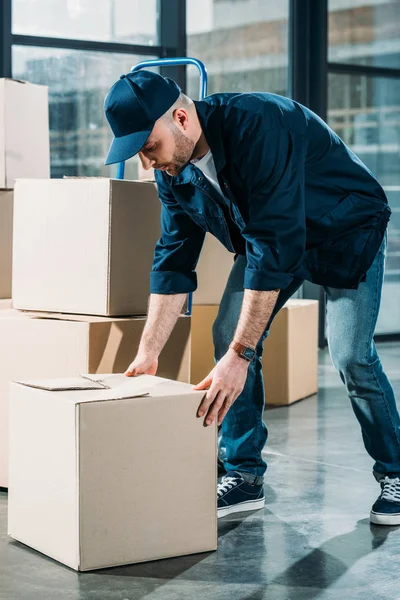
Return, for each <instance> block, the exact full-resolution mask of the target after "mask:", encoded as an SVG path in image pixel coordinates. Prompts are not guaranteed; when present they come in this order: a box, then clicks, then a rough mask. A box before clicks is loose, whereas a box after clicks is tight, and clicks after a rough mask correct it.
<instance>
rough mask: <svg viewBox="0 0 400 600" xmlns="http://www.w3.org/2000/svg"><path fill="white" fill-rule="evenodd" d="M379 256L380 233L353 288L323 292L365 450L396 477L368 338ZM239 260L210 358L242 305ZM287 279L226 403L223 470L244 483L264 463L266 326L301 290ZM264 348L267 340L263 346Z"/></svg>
mask: <svg viewBox="0 0 400 600" xmlns="http://www.w3.org/2000/svg"><path fill="white" fill-rule="evenodd" d="M385 254H386V236H385V239H384V241H383V242H382V245H381V247H380V249H379V251H378V253H377V255H376V257H375V260H374V262H373V264H372V265H371V268H370V269H369V271H368V273H367V277H366V281H365V282H362V283H361V284H360V286H359V288H358V290H345V289H334V288H330V287H325V288H324V289H325V292H326V297H327V332H328V333H327V337H328V346H329V352H330V355H331V358H332V362H333V364H334V366H335V368H336V369H337V371H338V372H339V374H340V377H341V379H342V381H343V383H344V384H345V386H346V388H347V393H348V396H349V398H350V401H351V404H352V407H353V410H354V413H355V415H356V417H357V419H358V421H359V423H360V425H361V430H362V436H363V440H364V444H365V448H366V450H367V452H368V453H369V455H370V456H371V457H372V458H373V460H374V461H375V464H374V471H375V472H376V474H377V475H379V474H384V475H386V474H391V475H399V474H400V418H399V413H398V411H397V407H396V401H395V397H394V392H393V388H392V386H391V384H390V382H389V380H388V378H387V376H386V374H385V372H384V371H383V368H382V364H381V362H380V359H379V356H378V354H377V351H376V347H375V343H374V341H373V335H374V330H375V326H376V321H377V318H378V313H379V307H380V300H381V292H382V285H383V274H384V265H385ZM245 266H246V259H245V257H243V256H238V257H237V259H236V261H235V263H234V266H233V268H232V271H231V274H230V276H229V279H228V282H227V286H226V289H225V292H224V295H223V298H222V301H221V305H220V309H219V313H218V316H217V319H216V321H215V323H214V326H213V337H214V345H215V360H216V361H218V360H219V359H220V358H222V356H223V355H224V354H225V353H226V351H227V349H228V346H229V343H230V342H231V340H232V339H233V336H234V333H235V329H236V325H237V323H238V320H239V315H240V310H241V306H242V301H243V294H244V290H243V278H244V269H245ZM301 284H302V280H299V279H297V280H294V281H293V282H292V284H291V285H290V286H289V287H288V288H287V289H285V290H282V291H281V292H280V294H279V296H278V301H277V304H276V306H275V309H274V312H273V314H272V317H271V319H270V321H269V323H268V325H267V328H266V330H265V332H264V335H263V336H262V338H261V340H260V342H259V344H258V345H257V357H256V359H255V360H254V361H253V362H252V363H250V365H249V370H248V376H247V380H246V385H245V387H244V389H243V392H242V393H241V394H240V396H239V397H238V398H237V400H236V402H235V403H234V404H233V405H232V407H231V409H230V410H229V412H228V414H227V415H226V417H225V419H224V421H223V423H222V427H221V434H222V437H221V446H222V447H223V448H224V457H223V458H224V466H225V468H226V469H227V470H229V469H233V470H236V471H240V472H241V473H243V474H245V475H246V478H247V480H248V481H250V480H251V481H257V482H258V480H257V479H255V476H256V477H257V476H258V477H260V478H261V477H262V476H263V475H264V473H265V471H266V468H267V464H266V462H265V461H264V459H263V457H262V450H263V448H264V445H265V443H266V441H267V437H268V431H267V427H266V426H265V424H264V422H263V411H264V385H263V378H262V371H261V362H260V359H261V356H262V352H263V342H264V340H265V338H266V337H267V335H268V333H269V328H270V326H271V323H272V321H273V319H274V317H275V315H276V314H277V312H278V311H279V310H280V309H281V308H282V306H283V305H284V304H285V302H286V301H287V300H288V299H289V298H290V297H291V296H292V295H293V294H294V292H295V291H296V290H297V289H298V288H299V287H300V285H301ZM267 343H268V342H267Z"/></svg>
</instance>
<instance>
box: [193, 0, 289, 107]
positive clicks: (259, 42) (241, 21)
mask: <svg viewBox="0 0 400 600" xmlns="http://www.w3.org/2000/svg"><path fill="white" fill-rule="evenodd" d="M288 12H289V7H288V2H275V1H272V0H214V1H213V0H202V2H198V0H187V33H188V44H187V45H188V55H189V56H193V57H194V58H199V59H200V60H202V61H203V62H204V63H205V65H206V67H207V70H208V75H209V87H208V93H209V94H212V93H216V92H254V91H264V92H274V93H278V94H282V95H286V94H287V93H288V84H287V65H288ZM188 94H189V95H190V96H192V97H194V98H197V94H198V74H197V72H196V69H195V67H189V69H188Z"/></svg>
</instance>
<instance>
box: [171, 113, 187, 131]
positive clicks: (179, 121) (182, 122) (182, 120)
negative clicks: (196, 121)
mask: <svg viewBox="0 0 400 600" xmlns="http://www.w3.org/2000/svg"><path fill="white" fill-rule="evenodd" d="M173 120H174V123H175V125H176V126H177V127H179V128H180V129H183V130H184V131H186V130H187V129H188V127H189V113H188V112H187V110H185V109H184V108H177V109H176V110H174V112H173Z"/></svg>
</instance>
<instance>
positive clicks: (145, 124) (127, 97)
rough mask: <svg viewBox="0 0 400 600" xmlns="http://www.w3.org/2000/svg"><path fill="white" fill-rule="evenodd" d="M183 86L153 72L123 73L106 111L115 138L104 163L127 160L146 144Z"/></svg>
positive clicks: (109, 96) (115, 86)
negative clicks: (155, 126) (158, 121)
mask: <svg viewBox="0 0 400 600" xmlns="http://www.w3.org/2000/svg"><path fill="white" fill-rule="evenodd" d="M180 93H181V90H180V88H179V86H178V85H177V84H176V83H175V81H172V79H168V78H167V77H162V76H161V75H158V74H157V73H153V72H152V71H143V70H141V71H134V72H133V73H128V74H127V75H121V77H120V78H119V79H118V81H117V82H116V83H114V85H113V86H112V88H111V89H110V91H109V92H108V94H107V96H106V99H105V101H104V111H105V113H106V117H107V121H108V122H109V124H110V127H111V129H112V132H113V134H114V139H113V141H112V144H111V147H110V150H109V152H108V155H107V158H106V161H105V163H104V164H106V165H111V164H113V163H118V162H123V161H124V160H128V158H131V157H132V156H134V155H135V154H137V153H138V152H139V151H140V150H141V149H142V148H143V146H144V145H145V143H146V141H147V139H148V137H149V135H150V133H151V132H152V130H153V127H154V125H155V122H156V121H157V119H159V118H160V117H162V116H163V115H164V114H165V113H166V112H167V110H168V109H169V108H171V106H172V105H173V104H174V103H175V102H176V101H177V100H178V98H179V94H180Z"/></svg>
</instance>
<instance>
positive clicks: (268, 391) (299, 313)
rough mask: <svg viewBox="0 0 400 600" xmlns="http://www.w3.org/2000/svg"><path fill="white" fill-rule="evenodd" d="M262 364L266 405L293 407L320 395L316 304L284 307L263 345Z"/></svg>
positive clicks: (292, 302)
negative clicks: (312, 396)
mask: <svg viewBox="0 0 400 600" xmlns="http://www.w3.org/2000/svg"><path fill="white" fill-rule="evenodd" d="M262 363H263V376H264V387H265V399H266V404H273V405H277V404H281V405H282V404H283V405H286V404H292V403H293V402H296V400H301V399H302V398H307V396H311V395H312V394H315V393H316V392H317V390H318V301H317V300H289V301H288V302H287V303H286V304H285V305H284V307H283V308H282V309H281V310H280V311H279V313H278V314H277V316H276V317H275V319H274V321H273V323H272V326H271V330H270V334H269V336H268V337H267V339H266V341H265V343H264V354H263V358H262Z"/></svg>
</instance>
